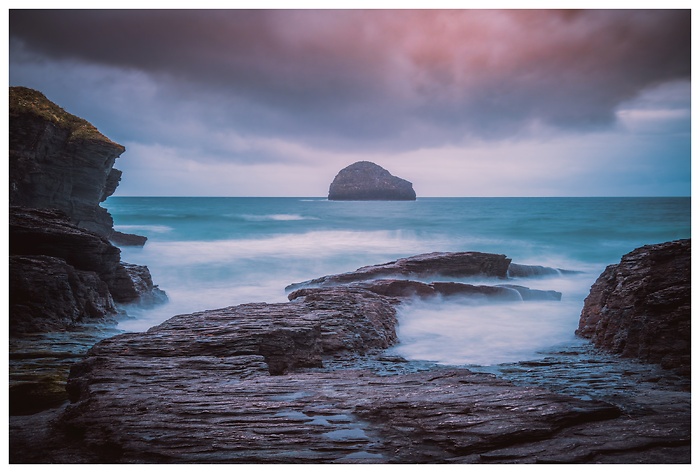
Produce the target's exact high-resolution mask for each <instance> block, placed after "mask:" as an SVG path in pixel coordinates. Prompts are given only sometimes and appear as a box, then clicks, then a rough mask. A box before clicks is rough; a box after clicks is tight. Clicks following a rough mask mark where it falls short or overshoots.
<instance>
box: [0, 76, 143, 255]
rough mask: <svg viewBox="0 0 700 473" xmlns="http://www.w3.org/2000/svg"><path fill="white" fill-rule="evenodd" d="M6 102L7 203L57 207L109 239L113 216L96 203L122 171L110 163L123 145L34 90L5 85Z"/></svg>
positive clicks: (108, 192) (107, 193) (109, 192)
mask: <svg viewBox="0 0 700 473" xmlns="http://www.w3.org/2000/svg"><path fill="white" fill-rule="evenodd" d="M9 104H10V110H9V112H10V118H9V125H10V127H9V128H10V136H9V138H10V139H9V141H10V149H9V158H10V159H9V160H10V167H9V169H10V204H11V205H15V206H22V207H31V208H39V209H58V210H61V211H63V212H64V213H65V214H66V215H68V216H69V218H70V219H71V221H72V222H73V223H75V224H76V225H78V226H80V227H82V228H85V229H88V230H91V231H93V232H96V233H98V234H99V235H101V236H104V237H106V238H111V237H112V235H113V232H114V229H113V223H114V222H113V220H112V216H111V215H110V214H109V212H107V210H106V209H104V208H102V207H100V205H99V204H100V202H104V200H105V199H107V197H109V196H110V195H112V194H113V193H114V191H115V189H116V188H117V186H118V185H119V181H120V179H121V174H122V173H121V171H119V170H118V169H114V168H113V166H114V162H115V160H116V159H117V158H118V157H119V156H120V155H121V154H122V153H123V152H124V147H123V146H122V145H120V144H117V143H115V142H113V141H111V140H110V139H109V138H107V137H106V136H104V135H103V134H101V133H100V132H99V131H98V130H97V129H96V128H95V127H94V126H93V125H91V124H90V123H88V122H87V121H85V120H83V119H82V118H79V117H76V116H75V115H71V114H70V113H67V112H66V111H65V110H63V109H62V108H60V107H59V106H58V105H56V104H54V103H53V102H51V101H49V100H48V99H47V98H46V97H45V96H44V95H43V94H41V93H40V92H38V91H36V90H32V89H29V88H26V87H10V101H9ZM118 237H119V235H117V238H118ZM144 241H145V237H139V238H137V239H124V238H122V239H121V242H122V243H126V244H143V242H144Z"/></svg>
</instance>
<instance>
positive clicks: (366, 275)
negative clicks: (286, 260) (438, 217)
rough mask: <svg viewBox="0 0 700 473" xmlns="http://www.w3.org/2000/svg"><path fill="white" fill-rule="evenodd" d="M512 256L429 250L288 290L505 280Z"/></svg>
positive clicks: (288, 288)
mask: <svg viewBox="0 0 700 473" xmlns="http://www.w3.org/2000/svg"><path fill="white" fill-rule="evenodd" d="M509 264H510V259H509V258H506V256H505V255H496V254H491V253H479V252H476V251H467V252H459V253H426V254H423V255H416V256H411V257H408V258H401V259H398V260H396V261H391V262H389V263H384V264H379V265H374V266H364V267H362V268H359V269H357V270H355V271H352V272H349V273H343V274H334V275H330V276H324V277H322V278H317V279H312V280H310V281H305V282H301V283H294V284H290V285H289V286H287V287H286V290H288V291H292V290H295V289H300V288H302V287H326V286H333V285H338V284H348V283H351V282H357V281H368V280H370V279H379V278H390V277H393V278H396V277H404V278H408V277H411V278H418V279H424V278H432V277H451V278H464V277H471V276H483V277H494V278H501V279H504V278H505V277H506V273H507V271H508V265H509Z"/></svg>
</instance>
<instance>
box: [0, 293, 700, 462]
mask: <svg viewBox="0 0 700 473" xmlns="http://www.w3.org/2000/svg"><path fill="white" fill-rule="evenodd" d="M397 302H398V299H396V298H390V297H386V296H382V295H379V294H376V293H374V292H371V291H369V290H367V289H363V288H357V287H333V288H317V289H315V290H313V291H310V292H309V293H308V294H307V295H305V296H301V297H299V298H297V299H296V300H294V301H293V302H289V303H281V304H245V305H241V306H236V307H229V308H224V309H218V310H212V311H205V312H200V313H195V314H186V315H180V316H176V317H174V318H172V319H170V320H168V321H167V322H165V323H163V324H161V325H159V326H157V327H154V328H152V329H150V330H149V331H148V332H146V333H144V334H123V335H119V336H116V337H113V338H111V339H107V340H104V341H102V342H100V343H98V344H97V345H95V346H94V347H93V348H92V349H91V350H90V351H89V353H88V356H87V357H86V358H85V360H84V361H83V362H81V363H79V364H76V365H75V366H74V368H73V369H72V372H71V378H70V381H69V393H70V396H71V400H72V401H73V404H71V405H69V406H68V407H66V408H65V410H64V411H62V412H60V413H59V417H58V419H57V421H56V422H55V423H53V424H52V425H54V428H53V429H52V430H49V431H46V432H44V433H43V434H42V433H41V432H39V433H37V434H36V435H34V434H35V433H36V432H35V431H34V430H33V429H36V424H31V423H24V424H22V423H21V422H20V423H19V424H17V423H15V424H14V430H13V435H11V445H10V456H11V461H12V462H14V463H17V462H67V463H77V462H93V463H103V462H118V463H131V462H141V463H149V462H153V463H155V462H160V463H169V462H173V463H310V462H313V463H331V462H340V463H377V462H379V463H388V462H403V463H409V462H410V463H416V462H431V463H438V462H440V463H442V462H456V463H479V462H486V463H488V462H495V463H532V462H566V463H572V462H599V461H611V462H615V461H618V462H625V463H626V462H630V459H631V458H634V460H633V461H635V462H636V461H647V462H654V461H657V462H678V461H680V462H684V461H689V443H690V425H689V416H686V415H685V414H684V413H685V412H686V409H688V408H689V395H687V396H681V397H676V398H669V406H683V408H681V409H680V414H679V413H678V412H673V411H672V409H670V408H668V407H664V405H660V406H658V407H657V411H654V412H651V413H650V412H648V411H644V413H643V415H642V416H641V417H640V416H639V415H632V414H631V413H629V412H627V413H625V415H621V411H620V409H619V408H618V407H616V406H613V405H611V404H609V403H606V402H601V401H593V400H588V401H587V400H581V399H576V398H572V397H568V396H563V395H558V394H554V393H552V392H549V391H547V390H544V389H540V388H533V387H519V386H514V385H512V384H510V383H508V382H506V381H503V380H500V379H498V378H496V377H494V376H492V375H487V374H475V373H472V372H469V371H467V370H464V369H450V368H433V369H431V370H429V371H416V370H411V369H408V368H407V369H405V370H404V371H403V372H401V371H398V372H397V373H398V374H394V375H392V376H387V375H386V373H382V371H381V370H380V369H378V367H379V366H380V365H382V363H383V364H385V365H386V364H393V363H397V362H398V361H396V360H393V361H392V360H389V361H381V360H383V358H382V357H381V352H382V350H383V349H384V348H386V347H388V346H390V345H391V344H393V343H395V342H396V334H395V325H396V319H395V306H396V304H397ZM353 360H355V361H353ZM360 360H365V361H366V360H374V362H373V363H374V364H372V363H369V364H368V363H360V362H359V361H360ZM409 365H410V364H406V366H407V367H409ZM343 366H346V367H348V368H346V369H344V368H343ZM362 366H365V367H367V366H369V367H370V368H367V369H363V368H362ZM409 368H410V367H409ZM45 422H47V423H48V422H49V421H47V420H45Z"/></svg>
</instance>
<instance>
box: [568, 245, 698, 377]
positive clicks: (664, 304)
mask: <svg viewBox="0 0 700 473" xmlns="http://www.w3.org/2000/svg"><path fill="white" fill-rule="evenodd" d="M576 334H577V335H580V336H582V337H586V338H590V339H591V340H592V341H593V343H594V344H595V345H596V346H597V347H600V348H603V349H606V350H608V351H611V352H613V353H618V354H620V355H622V356H626V357H633V358H637V359H640V360H642V361H646V362H651V363H658V364H660V365H662V366H663V367H664V368H667V369H672V370H675V371H677V372H679V373H681V374H684V375H688V376H690V240H678V241H672V242H667V243H662V244H658V245H647V246H643V247H641V248H637V249H636V250H634V251H632V252H630V253H628V254H626V255H624V256H623V257H622V259H621V260H620V263H619V264H614V265H610V266H608V267H607V268H606V269H605V271H604V272H603V273H602V274H601V275H600V277H598V279H597V280H596V282H595V284H593V286H592V287H591V292H590V294H589V295H588V297H587V298H586V300H585V302H584V306H583V310H582V311H581V318H580V321H579V327H578V330H577V331H576Z"/></svg>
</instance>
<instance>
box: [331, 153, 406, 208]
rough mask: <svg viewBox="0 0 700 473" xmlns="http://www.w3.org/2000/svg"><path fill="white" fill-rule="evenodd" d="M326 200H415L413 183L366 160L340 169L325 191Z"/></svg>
mask: <svg viewBox="0 0 700 473" xmlns="http://www.w3.org/2000/svg"><path fill="white" fill-rule="evenodd" d="M328 200H416V192H415V191H414V190H413V184H411V183H410V182H408V181H407V180H405V179H401V178H400V177H396V176H393V175H391V173H389V171H387V170H386V169H384V168H383V167H381V166H378V165H376V164H374V163H371V162H369V161H358V162H356V163H354V164H351V165H350V166H348V167H346V168H345V169H343V170H341V171H340V172H339V173H338V175H337V176H335V179H333V182H332V183H331V186H330V188H329V190H328Z"/></svg>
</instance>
